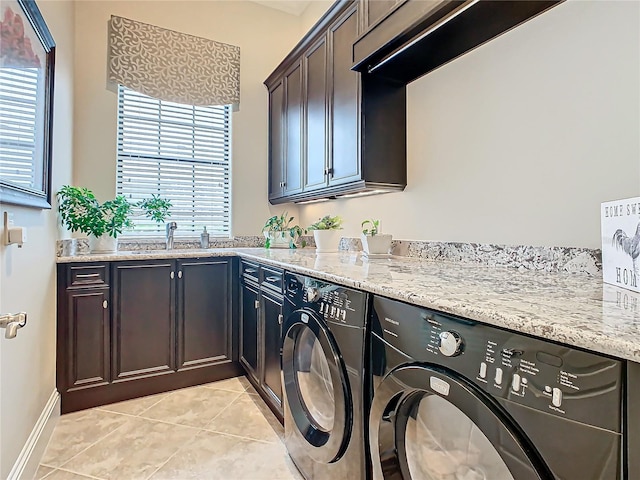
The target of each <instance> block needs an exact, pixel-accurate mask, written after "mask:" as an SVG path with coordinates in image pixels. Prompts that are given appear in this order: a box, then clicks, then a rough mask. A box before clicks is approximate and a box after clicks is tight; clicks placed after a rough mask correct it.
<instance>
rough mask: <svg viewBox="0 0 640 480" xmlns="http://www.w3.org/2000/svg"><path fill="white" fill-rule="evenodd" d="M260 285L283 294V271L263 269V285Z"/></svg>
mask: <svg viewBox="0 0 640 480" xmlns="http://www.w3.org/2000/svg"><path fill="white" fill-rule="evenodd" d="M260 285H261V286H265V287H268V288H270V289H272V290H275V291H276V292H278V293H282V270H272V269H270V268H265V267H262V283H260Z"/></svg>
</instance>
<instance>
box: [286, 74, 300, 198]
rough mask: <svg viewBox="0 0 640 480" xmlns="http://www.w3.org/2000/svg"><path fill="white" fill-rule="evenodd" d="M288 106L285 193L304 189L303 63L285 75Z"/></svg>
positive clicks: (290, 193)
mask: <svg viewBox="0 0 640 480" xmlns="http://www.w3.org/2000/svg"><path fill="white" fill-rule="evenodd" d="M284 87H285V88H284V92H285V106H286V115H285V118H286V125H287V128H286V130H285V138H286V141H285V144H286V152H285V156H284V195H285V196H287V195H292V194H294V193H299V192H301V191H302V153H303V152H302V63H301V62H299V63H298V64H296V65H295V66H294V67H293V68H292V69H291V70H289V71H288V72H287V73H286V74H285V76H284Z"/></svg>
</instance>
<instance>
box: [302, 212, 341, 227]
mask: <svg viewBox="0 0 640 480" xmlns="http://www.w3.org/2000/svg"><path fill="white" fill-rule="evenodd" d="M341 228H342V217H340V216H339V215H336V216H335V217H332V216H331V215H325V216H324V217H322V218H321V219H319V220H318V221H317V222H316V223H314V224H313V225H310V226H309V228H308V229H309V230H340V229H341Z"/></svg>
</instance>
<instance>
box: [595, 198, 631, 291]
mask: <svg viewBox="0 0 640 480" xmlns="http://www.w3.org/2000/svg"><path fill="white" fill-rule="evenodd" d="M600 221H601V226H602V274H603V280H604V281H605V283H610V284H612V285H616V286H618V287H622V288H626V289H628V290H633V291H634V292H640V197H636V198H627V199H625V200H616V201H613V202H605V203H603V204H602V207H601V217H600Z"/></svg>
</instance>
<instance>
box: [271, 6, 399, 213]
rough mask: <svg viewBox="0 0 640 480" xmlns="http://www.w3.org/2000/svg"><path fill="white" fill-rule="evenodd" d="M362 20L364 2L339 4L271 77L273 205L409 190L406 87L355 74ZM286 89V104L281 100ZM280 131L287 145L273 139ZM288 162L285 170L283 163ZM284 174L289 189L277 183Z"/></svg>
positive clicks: (284, 183) (284, 180)
mask: <svg viewBox="0 0 640 480" xmlns="http://www.w3.org/2000/svg"><path fill="white" fill-rule="evenodd" d="M360 15H361V13H360V10H359V3H358V2H356V1H354V0H348V1H340V2H336V3H335V4H334V5H333V6H332V7H331V9H330V10H329V11H328V12H327V13H326V14H325V15H324V16H323V17H322V18H321V19H320V20H319V22H318V23H317V24H316V25H315V26H314V27H313V28H312V29H311V31H310V32H309V33H308V34H307V35H306V36H305V38H303V39H302V41H301V42H300V43H299V44H298V45H297V46H296V47H295V48H294V50H293V51H292V52H291V53H290V54H289V55H288V56H287V57H286V58H285V59H284V60H283V61H282V63H281V64H280V65H279V66H278V68H277V69H276V70H275V71H274V72H273V73H272V74H271V75H270V76H269V78H267V80H265V85H266V86H267V88H268V90H269V92H270V93H269V99H270V100H269V108H270V113H269V123H270V126H269V129H270V130H269V131H270V132H271V137H270V138H271V141H270V151H269V172H270V184H269V187H270V188H269V200H270V201H271V203H284V202H291V201H305V200H314V199H319V198H327V197H335V196H339V195H346V194H354V193H381V192H384V191H397V190H402V189H404V187H405V186H406V145H405V143H406V142H405V138H406V134H405V130H406V119H405V116H406V105H405V103H406V94H405V89H404V87H398V86H397V85H396V84H393V83H385V82H384V81H376V82H375V85H374V84H373V83H372V82H369V81H368V79H367V78H366V77H367V75H366V74H361V73H358V72H354V71H352V70H351V67H352V65H353V54H352V49H351V47H352V45H353V43H354V41H356V39H357V38H358V36H359V33H360V25H361V23H362V19H361V17H360ZM300 79H301V80H302V83H301V85H302V90H299V88H298V85H299V83H298V81H299V80H300ZM282 84H284V88H285V97H286V98H285V101H284V105H285V107H282V105H281V104H279V103H277V101H278V100H279V98H277V97H276V94H277V93H278V91H279V89H280V88H282V87H281V85H282ZM372 87H375V88H372ZM299 92H301V94H302V96H301V104H300V103H299V102H298V94H299ZM279 109H283V110H284V114H280V113H279V111H278V110H279ZM300 112H301V117H300V116H299V113H300ZM400 117H402V118H401V121H397V120H398V119H399V118H400ZM275 123H278V124H277V125H276V124H275ZM277 134H279V135H282V138H283V140H282V141H280V142H277V139H276V138H274V137H275V135H277ZM298 134H300V135H298ZM396 137H397V138H400V140H396ZM372 147H375V148H372ZM378 147H382V148H381V149H379V148H378ZM281 149H282V150H283V151H281ZM282 157H283V158H285V162H284V165H285V167H284V169H285V170H286V172H285V173H281V172H282V169H283V166H282V163H281V162H279V161H278V159H279V158H282ZM299 173H301V177H299ZM278 176H280V177H281V178H282V179H283V180H282V182H283V185H284V187H283V188H281V187H278V185H280V184H276V183H275V179H276V178H277V177H278ZM299 178H302V182H301V183H298V179H299ZM292 182H293V183H292Z"/></svg>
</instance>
